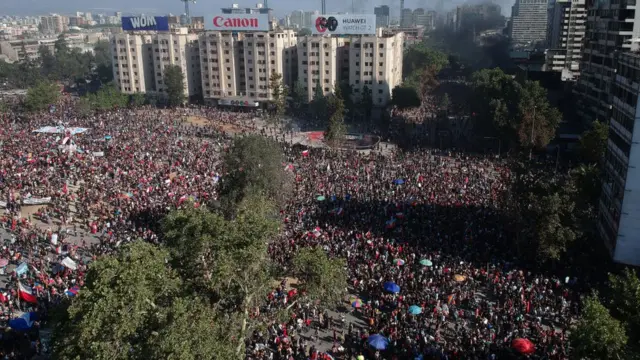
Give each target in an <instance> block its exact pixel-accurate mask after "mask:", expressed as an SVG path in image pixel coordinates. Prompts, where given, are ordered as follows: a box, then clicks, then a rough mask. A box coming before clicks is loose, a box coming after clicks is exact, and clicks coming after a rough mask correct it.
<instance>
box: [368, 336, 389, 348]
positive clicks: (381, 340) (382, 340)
mask: <svg viewBox="0 0 640 360" xmlns="http://www.w3.org/2000/svg"><path fill="white" fill-rule="evenodd" d="M367 344H369V346H371V347H372V348H374V349H376V350H384V349H386V348H387V346H389V339H387V338H386V337H384V336H382V335H380V334H375V335H371V336H369V338H368V339H367Z"/></svg>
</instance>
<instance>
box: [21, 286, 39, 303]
mask: <svg viewBox="0 0 640 360" xmlns="http://www.w3.org/2000/svg"><path fill="white" fill-rule="evenodd" d="M18 296H19V297H20V299H22V300H24V301H26V302H30V303H34V304H37V303H38V299H37V298H36V296H35V295H34V293H33V289H31V288H30V287H28V286H25V285H22V283H21V282H18Z"/></svg>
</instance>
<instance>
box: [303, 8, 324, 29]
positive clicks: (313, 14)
mask: <svg viewBox="0 0 640 360" xmlns="http://www.w3.org/2000/svg"><path fill="white" fill-rule="evenodd" d="M318 15H320V12H318V10H313V11H305V12H304V18H303V24H304V26H303V27H306V28H309V29H311V28H313V27H314V26H316V24H315V21H316V18H317V17H318Z"/></svg>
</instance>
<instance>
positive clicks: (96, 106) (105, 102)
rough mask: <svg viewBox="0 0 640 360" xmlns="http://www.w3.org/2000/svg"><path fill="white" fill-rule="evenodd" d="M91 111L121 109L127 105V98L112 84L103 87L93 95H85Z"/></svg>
mask: <svg viewBox="0 0 640 360" xmlns="http://www.w3.org/2000/svg"><path fill="white" fill-rule="evenodd" d="M87 99H88V100H89V103H90V104H91V108H92V109H93V110H101V111H105V110H113V109H122V108H125V107H127V105H129V96H128V95H127V94H123V93H121V92H120V91H119V90H118V89H117V88H116V87H115V85H113V84H110V85H107V86H104V87H103V88H101V89H100V90H98V92H97V93H95V94H89V95H87Z"/></svg>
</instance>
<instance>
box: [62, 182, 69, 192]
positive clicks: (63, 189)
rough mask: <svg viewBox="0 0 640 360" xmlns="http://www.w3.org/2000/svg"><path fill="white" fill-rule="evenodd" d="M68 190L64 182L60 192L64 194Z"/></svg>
mask: <svg viewBox="0 0 640 360" xmlns="http://www.w3.org/2000/svg"><path fill="white" fill-rule="evenodd" d="M68 192H69V188H68V187H67V183H64V186H63V187H62V193H63V194H66V193H68Z"/></svg>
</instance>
